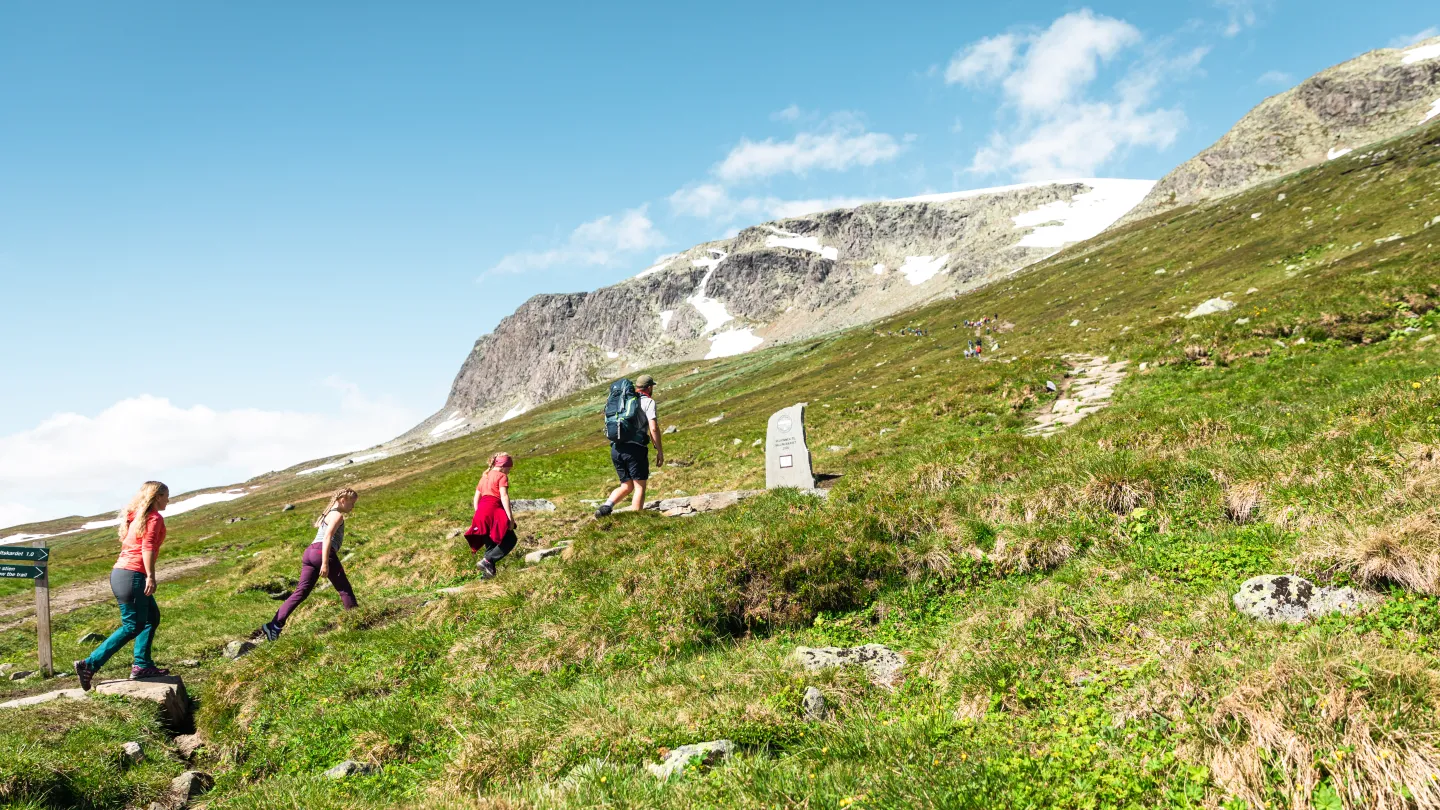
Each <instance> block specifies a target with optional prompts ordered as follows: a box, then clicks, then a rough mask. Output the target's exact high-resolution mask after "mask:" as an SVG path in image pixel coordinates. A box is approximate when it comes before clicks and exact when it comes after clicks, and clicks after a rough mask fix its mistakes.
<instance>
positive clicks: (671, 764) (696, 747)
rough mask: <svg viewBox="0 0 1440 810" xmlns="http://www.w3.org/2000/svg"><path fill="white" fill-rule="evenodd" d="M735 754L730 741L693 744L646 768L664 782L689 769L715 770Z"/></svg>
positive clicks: (677, 749)
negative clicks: (714, 768)
mask: <svg viewBox="0 0 1440 810" xmlns="http://www.w3.org/2000/svg"><path fill="white" fill-rule="evenodd" d="M734 753H735V744H734V743H732V742H730V741H729V740H711V741H710V742H702V743H692V744H690V745H682V746H680V747H679V748H676V749H675V750H673V751H671V752H670V753H668V754H666V755H665V758H664V759H663V760H661V761H660V763H659V764H658V765H657V764H653V763H652V764H647V765H646V766H645V768H646V769H647V770H649V771H650V773H652V774H654V775H655V778H656V779H659V780H661V781H662V782H663V781H665V780H666V779H669V778H671V777H672V776H676V775H678V774H681V773H683V772H684V771H685V769H686V768H689V767H699V768H713V767H714V766H716V765H719V764H721V763H723V762H727V761H729V759H730V757H731V756H733V755H734Z"/></svg>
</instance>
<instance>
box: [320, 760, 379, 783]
mask: <svg viewBox="0 0 1440 810" xmlns="http://www.w3.org/2000/svg"><path fill="white" fill-rule="evenodd" d="M374 770H375V766H374V765H371V764H370V763H368V762H357V761H356V760H353V759H347V760H345V761H344V762H342V763H340V764H339V765H336V766H335V767H333V768H331V769H330V770H328V771H326V772H325V778H326V779H345V778H348V777H351V776H364V775H366V774H368V773H371V772H373V771H374Z"/></svg>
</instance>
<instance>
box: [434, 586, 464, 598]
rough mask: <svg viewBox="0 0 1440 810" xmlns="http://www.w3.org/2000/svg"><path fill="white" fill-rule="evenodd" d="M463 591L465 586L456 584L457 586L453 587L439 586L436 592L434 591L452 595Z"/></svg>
mask: <svg viewBox="0 0 1440 810" xmlns="http://www.w3.org/2000/svg"><path fill="white" fill-rule="evenodd" d="M465 591H466V588H465V587H464V586H463V585H457V586H455V587H453V588H439V589H437V590H436V591H435V592H436V593H443V594H445V595H446V596H453V595H455V594H457V593H464V592H465Z"/></svg>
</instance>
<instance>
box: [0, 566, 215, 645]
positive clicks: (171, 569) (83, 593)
mask: <svg viewBox="0 0 1440 810" xmlns="http://www.w3.org/2000/svg"><path fill="white" fill-rule="evenodd" d="M213 562H215V558H213V557H187V558H185V559H183V560H178V561H176V562H174V563H166V562H165V560H164V559H163V558H162V559H161V560H160V581H161V582H162V583H164V582H169V581H171V580H174V579H179V578H180V577H183V576H185V575H187V574H192V573H194V572H195V571H198V570H200V569H201V568H204V567H205V566H207V565H209V564H210V563H213ZM114 598H115V596H114V595H113V594H111V593H110V575H109V574H106V575H105V578H104V579H100V580H96V581H94V582H82V583H80V584H77V585H67V586H65V587H64V588H60V589H58V590H56V591H54V592H52V593H51V594H50V615H52V616H56V615H59V614H61V613H69V612H70V611H72V610H79V609H80V608H83V607H89V606H90V605H98V604H100V603H101V602H110V601H113V600H114ZM34 613H35V596H34V594H32V593H30V592H29V591H27V592H26V593H25V594H24V598H23V600H21V601H20V602H19V604H16V605H13V606H6V607H3V608H0V619H8V618H13V617H19V620H18V621H11V622H7V623H5V624H0V631H4V630H11V629H14V628H16V627H19V626H20V625H22V624H24V623H25V618H26V617H29V616H31V615H33V614H34Z"/></svg>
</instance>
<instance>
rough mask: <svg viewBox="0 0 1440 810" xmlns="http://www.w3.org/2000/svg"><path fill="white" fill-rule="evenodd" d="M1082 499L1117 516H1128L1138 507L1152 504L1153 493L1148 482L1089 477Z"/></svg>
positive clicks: (1136, 479) (1102, 476)
mask: <svg viewBox="0 0 1440 810" xmlns="http://www.w3.org/2000/svg"><path fill="white" fill-rule="evenodd" d="M1081 496H1082V498H1083V499H1084V500H1085V501H1086V502H1087V503H1089V504H1091V505H1092V506H1097V507H1099V508H1101V509H1104V510H1106V511H1109V512H1114V513H1115V514H1117V515H1128V514H1130V513H1131V512H1133V511H1134V510H1135V509H1136V508H1138V507H1140V506H1145V505H1147V504H1150V503H1153V502H1154V500H1155V492H1154V490H1153V488H1152V486H1151V484H1150V482H1149V481H1147V480H1144V479H1139V478H1130V477H1127V476H1122V475H1113V474H1108V473H1102V474H1100V475H1091V477H1090V480H1089V481H1087V482H1086V483H1085V488H1084V489H1083V490H1082V491H1081Z"/></svg>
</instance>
